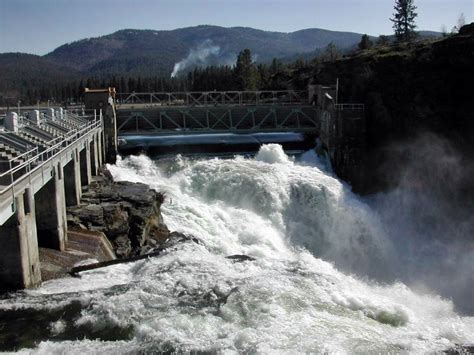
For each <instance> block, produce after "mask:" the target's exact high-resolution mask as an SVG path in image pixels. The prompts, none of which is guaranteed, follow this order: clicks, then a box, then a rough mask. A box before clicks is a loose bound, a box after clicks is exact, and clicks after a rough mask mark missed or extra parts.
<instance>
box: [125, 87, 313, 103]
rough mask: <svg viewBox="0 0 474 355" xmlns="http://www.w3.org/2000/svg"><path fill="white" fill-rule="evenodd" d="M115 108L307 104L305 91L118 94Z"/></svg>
mask: <svg viewBox="0 0 474 355" xmlns="http://www.w3.org/2000/svg"><path fill="white" fill-rule="evenodd" d="M116 102H117V106H118V107H120V106H126V105H145V106H152V107H154V106H220V105H226V106H229V105H230V106H245V105H247V106H262V105H301V104H306V103H307V102H308V92H307V91H296V90H259V91H202V92H201V91H189V92H132V93H118V94H117V95H116Z"/></svg>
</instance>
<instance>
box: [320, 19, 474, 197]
mask: <svg viewBox="0 0 474 355" xmlns="http://www.w3.org/2000/svg"><path fill="white" fill-rule="evenodd" d="M473 27H474V25H473V24H470V25H466V26H464V27H462V28H461V30H460V31H459V34H456V35H452V36H448V37H445V38H439V39H431V40H421V41H414V42H411V43H395V44H393V45H388V46H378V47H376V48H372V49H369V50H364V51H358V52H356V53H353V54H351V55H348V56H346V57H344V58H342V59H340V60H336V61H333V62H326V63H324V64H323V65H321V67H320V68H319V69H318V70H315V72H314V77H313V81H314V82H315V83H334V82H336V79H337V78H338V79H339V102H357V103H364V104H365V118H366V134H367V154H366V164H365V165H366V169H365V171H366V173H367V174H366V178H365V186H363V187H361V188H360V189H359V190H361V191H360V192H366V193H370V192H373V191H374V190H375V191H380V190H384V189H385V188H387V187H390V186H393V185H394V184H396V183H397V182H398V181H399V180H400V176H398V175H397V171H402V170H401V169H393V166H401V165H403V164H404V154H405V152H403V153H402V154H398V153H397V152H398V147H402V146H404V145H406V142H407V141H409V140H412V139H414V138H416V137H417V136H418V135H420V134H424V133H425V132H432V133H434V134H436V135H439V136H440V137H442V138H443V139H447V140H449V141H450V142H451V143H452V144H453V145H454V146H455V147H456V148H457V149H459V150H460V151H461V152H463V154H465V155H466V156H468V157H469V158H470V159H471V158H472V157H474V146H473V144H472V136H473V134H474V120H473V119H472V117H474V116H473V115H474V110H473V107H474V106H473V105H472V79H473V77H474V66H473V65H472V63H473V62H474V30H473ZM393 147H395V150H396V151H395V152H394V148H393Z"/></svg>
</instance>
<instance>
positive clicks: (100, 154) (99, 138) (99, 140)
mask: <svg viewBox="0 0 474 355" xmlns="http://www.w3.org/2000/svg"><path fill="white" fill-rule="evenodd" d="M102 147H103V144H102V134H101V133H100V134H98V135H97V157H98V158H99V168H100V167H102V164H103V163H104V159H103V157H104V151H103V148H102Z"/></svg>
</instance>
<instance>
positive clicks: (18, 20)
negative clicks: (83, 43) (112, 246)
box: [0, 0, 474, 54]
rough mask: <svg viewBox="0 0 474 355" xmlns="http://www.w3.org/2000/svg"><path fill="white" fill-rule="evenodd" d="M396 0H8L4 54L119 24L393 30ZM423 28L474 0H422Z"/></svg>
mask: <svg viewBox="0 0 474 355" xmlns="http://www.w3.org/2000/svg"><path fill="white" fill-rule="evenodd" d="M393 4H394V1H391V0H0V53H3V52H27V53H34V54H46V53H48V52H50V51H52V50H53V49H54V48H56V47H58V46H59V45H61V44H64V43H68V42H73V41H76V40H79V39H83V38H87V37H96V36H100V35H105V34H109V33H112V32H114V31H117V30H120V29H124V28H133V29H155V30H169V29H174V28H180V27H187V26H195V25H200V24H211V25H219V26H226V27H231V26H248V27H254V28H259V29H264V30H271V31H281V32H291V31H295V30H299V29H303V28H310V27H318V28H325V29H330V30H337V31H352V32H359V33H368V34H371V35H379V34H390V33H392V28H391V22H390V21H389V20H388V19H389V17H391V16H392V13H393ZM415 4H416V5H417V6H418V14H419V15H418V18H417V24H418V28H419V29H426V30H434V31H439V30H440V29H441V26H442V25H445V26H446V27H447V28H448V29H451V28H452V26H454V25H455V24H456V23H457V20H458V18H459V15H460V14H461V13H464V16H465V18H466V22H468V23H469V22H472V21H473V7H474V0H415Z"/></svg>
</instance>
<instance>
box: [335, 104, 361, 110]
mask: <svg viewBox="0 0 474 355" xmlns="http://www.w3.org/2000/svg"><path fill="white" fill-rule="evenodd" d="M334 107H335V108H337V109H340V110H363V109H365V105H364V104H335V105H334Z"/></svg>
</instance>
